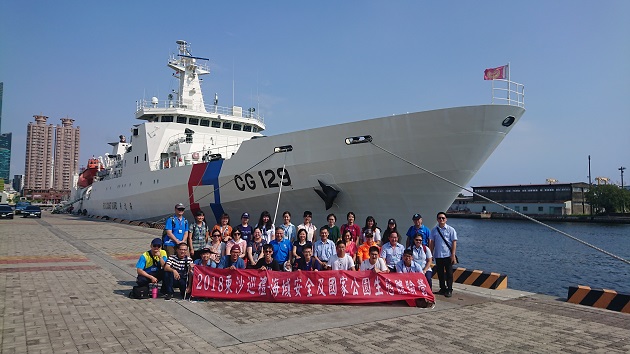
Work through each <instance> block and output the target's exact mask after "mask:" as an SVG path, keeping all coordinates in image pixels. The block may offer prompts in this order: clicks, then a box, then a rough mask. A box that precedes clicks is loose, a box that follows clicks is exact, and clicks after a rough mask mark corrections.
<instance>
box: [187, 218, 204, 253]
mask: <svg viewBox="0 0 630 354" xmlns="http://www.w3.org/2000/svg"><path fill="white" fill-rule="evenodd" d="M205 218H206V216H205V215H204V213H203V211H201V210H198V211H197V212H196V213H195V222H194V223H193V224H191V225H190V235H189V237H188V247H189V249H190V256H191V257H192V258H193V261H196V260H198V259H199V258H201V250H202V249H203V248H204V247H206V245H207V244H208V241H209V240H208V239H209V233H208V227H207V226H206V221H205Z"/></svg>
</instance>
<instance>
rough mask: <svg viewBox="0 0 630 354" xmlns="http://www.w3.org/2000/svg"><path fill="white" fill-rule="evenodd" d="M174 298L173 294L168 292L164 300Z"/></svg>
mask: <svg viewBox="0 0 630 354" xmlns="http://www.w3.org/2000/svg"><path fill="white" fill-rule="evenodd" d="M172 298H173V294H166V295H164V300H166V301H171V299H172Z"/></svg>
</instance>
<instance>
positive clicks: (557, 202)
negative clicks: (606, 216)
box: [466, 182, 591, 215]
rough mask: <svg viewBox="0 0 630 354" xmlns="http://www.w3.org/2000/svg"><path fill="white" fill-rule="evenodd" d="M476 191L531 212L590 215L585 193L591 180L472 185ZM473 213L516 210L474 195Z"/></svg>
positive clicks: (520, 210)
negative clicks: (556, 182)
mask: <svg viewBox="0 0 630 354" xmlns="http://www.w3.org/2000/svg"><path fill="white" fill-rule="evenodd" d="M472 188H473V191H474V192H475V193H478V194H481V195H483V196H484V197H487V198H489V199H492V200H494V201H496V202H499V203H501V204H503V205H505V206H507V207H510V208H512V209H514V210H516V211H518V212H520V213H523V214H528V215H575V214H590V212H591V210H590V205H589V204H588V203H587V202H586V198H585V194H586V192H588V190H589V185H588V183H584V182H577V183H558V184H528V185H512V186H485V187H472ZM466 206H467V209H468V210H469V211H470V212H472V213H512V212H511V211H509V210H508V209H505V208H503V207H500V206H498V205H496V204H493V203H490V202H488V201H486V200H485V199H483V198H481V197H479V196H477V195H473V196H472V201H470V202H468V203H467V204H466Z"/></svg>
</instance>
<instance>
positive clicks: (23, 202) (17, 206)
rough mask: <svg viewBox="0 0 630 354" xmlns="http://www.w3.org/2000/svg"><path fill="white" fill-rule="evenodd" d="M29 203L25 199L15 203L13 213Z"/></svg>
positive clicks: (21, 209)
mask: <svg viewBox="0 0 630 354" xmlns="http://www.w3.org/2000/svg"><path fill="white" fill-rule="evenodd" d="M29 205H31V202H27V201H25V200H23V201H20V202H17V203H15V215H17V214H19V213H21V212H22V211H24V208H26V207H27V206H29Z"/></svg>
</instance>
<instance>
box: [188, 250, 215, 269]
mask: <svg viewBox="0 0 630 354" xmlns="http://www.w3.org/2000/svg"><path fill="white" fill-rule="evenodd" d="M199 251H200V252H199V254H200V258H199V259H197V260H195V261H194V262H193V264H194V265H198V266H202V267H210V268H216V267H217V263H216V262H215V261H214V259H212V250H211V249H210V248H207V247H205V248H202V249H200V250H199Z"/></svg>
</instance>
